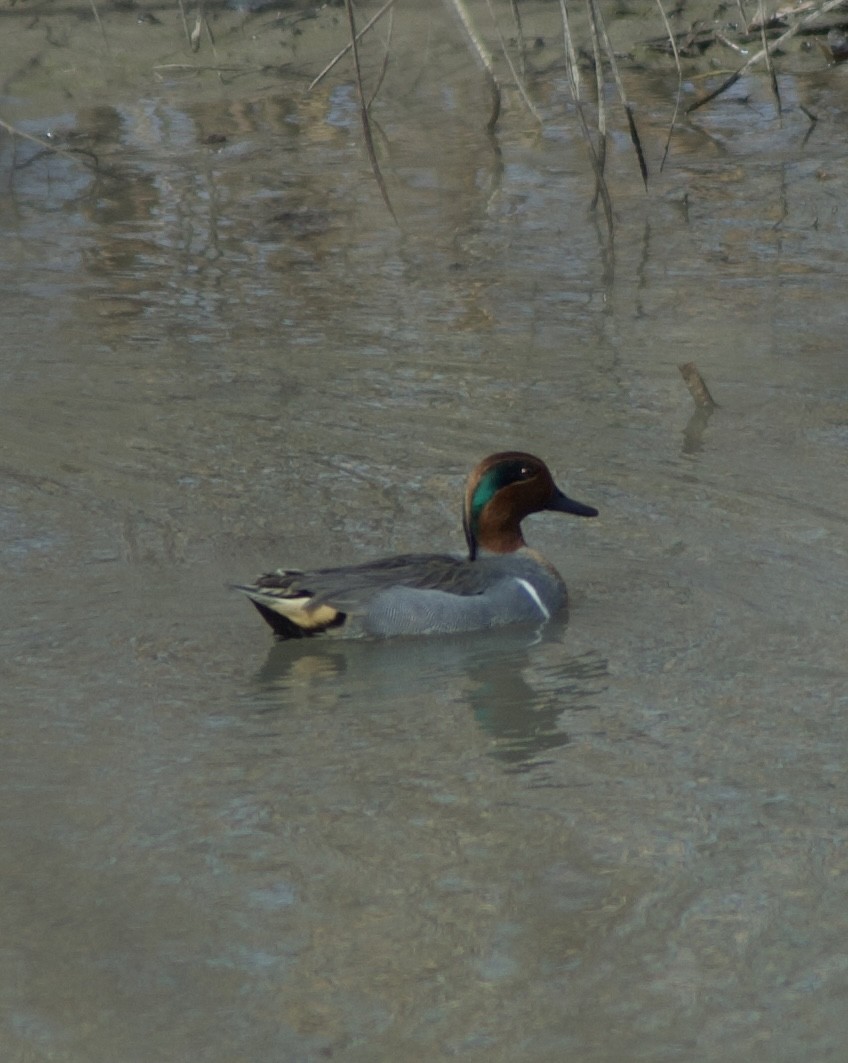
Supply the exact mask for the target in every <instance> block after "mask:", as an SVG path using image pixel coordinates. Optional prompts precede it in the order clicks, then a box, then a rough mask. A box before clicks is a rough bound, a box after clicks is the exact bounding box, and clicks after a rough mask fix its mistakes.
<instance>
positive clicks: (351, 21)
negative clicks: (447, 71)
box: [345, 0, 400, 227]
mask: <svg viewBox="0 0 848 1063" xmlns="http://www.w3.org/2000/svg"><path fill="white" fill-rule="evenodd" d="M345 10H346V11H347V21H348V25H349V26H350V43H351V51H352V53H353V69H354V73H355V75H356V91H357V93H358V95H359V117H360V120H361V122H362V136H363V137H364V139H365V149H366V151H367V152H368V160H369V162H370V163H371V172H372V173H373V174H374V180H375V181H376V182H377V187H378V188H379V189H380V195H381V196H382V197H383V202H384V203H385V204H386V209H387V210H388V212H389V214H391V216H392V221H393V222H394V223H395V225H397V226H398V227H400V223H399V222H398V219H397V215H396V214H395V211H394V207H393V206H392V201H391V199H389V190H388V188H386V182H385V180H384V178H383V171H382V170H381V169H380V163H379V162H378V161H377V152H376V151H375V150H374V138H373V137H372V135H371V118H370V117H369V114H368V104H367V102H366V100H365V89H364V87H363V84H362V67H361V66H360V63H359V44H358V41H357V36H356V19H355V17H354V14H353V0H345Z"/></svg>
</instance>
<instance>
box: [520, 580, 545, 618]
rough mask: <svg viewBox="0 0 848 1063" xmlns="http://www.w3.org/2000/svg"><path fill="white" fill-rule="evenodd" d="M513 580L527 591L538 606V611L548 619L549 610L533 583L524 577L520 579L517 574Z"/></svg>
mask: <svg viewBox="0 0 848 1063" xmlns="http://www.w3.org/2000/svg"><path fill="white" fill-rule="evenodd" d="M515 582H516V583H519V584H520V585H521V586H522V587H523V588H524V589H525V591H527V593H528V594H529V595H530V597H531V598H532V599H533V601H534V602H535V603H536V605H538V606H539V611H540V612H541V614H542V616H543V617H544V618H545V620H550V618H551V614H550V610H548V609H547V608H546V607H545V603H544V602H543V601H542V599H541V598H540V597H539V592H538V591H537V590H536V588H535V587H534V586H533V584H532V583H530V582H529V581H528V580H526V579H521V578H520V577H518V576H516V577H515Z"/></svg>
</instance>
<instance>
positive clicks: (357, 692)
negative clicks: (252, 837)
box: [257, 621, 607, 771]
mask: <svg viewBox="0 0 848 1063" xmlns="http://www.w3.org/2000/svg"><path fill="white" fill-rule="evenodd" d="M564 634H565V621H558V622H555V623H549V624H547V625H545V627H544V628H542V629H541V630H538V631H537V630H532V629H527V628H523V629H522V628H515V627H513V628H505V629H501V630H495V631H482V632H472V633H468V634H463V635H455V636H450V637H447V636H431V637H419V638H409V639H404V638H396V639H391V640H386V641H382V640H336V641H332V642H331V641H326V640H322V641H320V642H319V641H318V640H315V641H314V642H313V641H312V640H309V641H307V642H299V643H292V642H288V643H284V644H283V643H281V644H275V645H274V646H273V647H272V648H271V650H270V652H269V654H268V657H267V659H266V661H265V664H264V666H263V667H262V669H261V670H260V672H259V674H258V675H257V682H258V684H259V685H260V686H261V687H262V688H263V694H262V697H261V702H262V707H261V709H260V710H259V711H260V712H261V713H263V714H266V713H279V712H285V711H287V710H288V709H293V708H294V707H295V706H299V707H302V706H303V705H304V704H308V705H311V706H313V707H315V708H316V709H317V708H318V707H320V708H321V709H323V710H326V709H327V708H328V706H332V707H333V709H334V710H335V711H341V710H342V709H344V711H357V710H367V711H369V712H378V713H382V712H384V711H385V712H396V711H397V709H398V708H399V707H402V708H403V710H404V711H405V712H406V711H409V710H410V709H412V710H413V711H415V712H416V713H418V712H419V711H420V713H422V714H424V713H437V712H444V711H445V710H450V711H455V708H456V705H457V704H461V705H464V706H465V708H466V709H467V711H469V712H470V713H471V714H472V716H473V719H474V720H475V721H476V723H477V724H478V726H479V727H480V729H481V730H482V731H483V732H484V733H485V734H486V735H487V736H489V737H490V738H491V740H492V749H491V751H490V755H491V756H492V757H494V758H496V759H497V760H500V761H501V762H503V763H504V764H505V765H507V766H508V768H509V770H511V771H528V770H531V769H533V768H536V767H538V766H540V765H541V764H542V763H544V760H543V759H542V756H543V754H545V753H546V752H550V751H552V750H554V749H557V748H559V747H561V746H565V745H567V744H568V743H569V741H570V735H569V730H568V722H567V721H568V720H569V719H570V718H572V717H573V714H574V713H578V712H581V711H585V710H586V709H589V708H591V707H592V705H593V699H594V697H595V696H596V695H597V694H598V693H599V691H600V690H601V689H602V686H603V681H604V678H605V676H606V673H607V664H606V661H605V660H604V659H603V658H601V657H599V656H598V655H597V654H594V653H592V654H584V655H581V656H579V657H571V656H569V654H568V652H567V649H566V646H565V644H564V641H563V639H564Z"/></svg>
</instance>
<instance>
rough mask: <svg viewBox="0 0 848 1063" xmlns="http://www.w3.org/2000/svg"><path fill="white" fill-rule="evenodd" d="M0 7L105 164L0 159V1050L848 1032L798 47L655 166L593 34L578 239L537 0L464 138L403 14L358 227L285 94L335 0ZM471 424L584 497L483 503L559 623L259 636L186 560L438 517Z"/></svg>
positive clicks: (558, 1046) (377, 543)
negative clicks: (388, 635) (413, 634)
mask: <svg viewBox="0 0 848 1063" xmlns="http://www.w3.org/2000/svg"><path fill="white" fill-rule="evenodd" d="M23 6H24V5H19V6H17V7H14V8H10V9H9V10H7V11H6V12H4V13H3V15H4V18H3V28H4V37H3V43H2V44H0V50H2V51H4V52H5V58H4V63H3V69H4V78H5V80H4V82H3V99H2V115H1V116H2V118H3V119H4V120H6V121H9V122H13V123H14V124H15V125H17V127H18V128H19V129H21V130H24V131H26V132H30V133H33V134H36V135H39V136H45V135H47V134H48V133H49V134H51V135H52V136H53V138H54V142H55V143H57V144H60V145H62V146H64V147H66V148H69V149H70V148H72V149H78V148H81V149H84V150H86V151H90V152H94V153H95V154H96V155H97V157H98V159H99V160H100V162H101V164H102V167H103V169H102V170H101V172H100V173H99V174H97V175H95V174H92V173H91V172H90V171H89V170H87V169H86V168H85V167H84V166H83V165H81V163H80V160H79V158H78V157H67V156H61V155H55V156H52V157H45V156H43V155H39V154H38V153H37V150H36V148H35V147H34V145H32V144H31V143H28V142H26V141H22V140H16V141H14V142H13V141H12V140H11V139H9V138H8V137H5V138H4V139H3V141H2V143H0V161H1V162H2V166H3V182H4V184H3V190H2V199H1V200H0V210H2V215H0V226H2V234H1V235H0V284H2V292H3V297H2V301H0V344H2V365H0V374H2V386H0V407H2V420H0V443H1V444H2V460H1V461H0V475H1V476H2V483H3V490H2V499H0V528H2V541H0V562H2V568H3V576H2V581H3V611H2V616H3V628H2V661H3V663H2V672H3V681H2V717H0V719H2V747H1V748H2V752H0V757H2V773H0V788H2V805H0V807H2V815H0V822H1V823H2V827H0V874H2V882H3V888H2V905H0V954H2V974H0V992H2V1013H3V1019H2V1033H0V1038H1V1039H2V1056H3V1059H4V1060H8V1061H27V1063H34V1061H41V1060H51V1061H63V1063H65V1061H67V1063H160V1061H171V1060H184V1059H191V1060H194V1061H198V1063H203V1061H206V1063H240V1061H244V1063H278V1061H280V1060H313V1059H315V1060H317V1059H323V1058H333V1059H341V1060H345V1061H348V1060H350V1061H373V1060H393V1061H394V1060H410V1061H411V1060H416V1061H417V1060H434V1059H442V1058H452V1057H454V1056H456V1057H459V1058H463V1059H467V1060H487V1061H491V1060H503V1061H514V1060H529V1061H548V1060H562V1059H570V1060H579V1061H584V1063H595V1061H597V1063H602V1061H619V1060H623V1059H628V1060H645V1061H650V1063H658V1061H661V1060H685V1061H693V1060H695V1061H723V1063H727V1061H758V1060H764V1061H765V1060H768V1061H797V1060H799V1059H810V1060H817V1061H818V1060H829V1059H833V1060H837V1059H842V1058H843V1056H844V1050H845V1049H844V1046H845V1042H846V1039H848V1018H846V1009H845V1000H846V992H848V847H846V830H848V780H846V765H847V764H848V712H846V710H848V699H846V678H848V674H847V673H848V670H847V669H846V650H845V625H846V619H848V618H847V617H846V611H848V609H846V600H848V595H846V590H848V574H847V572H846V561H848V558H847V557H846V553H847V552H848V548H847V547H846V528H847V527H848V485H847V484H846V469H848V463H846V458H847V457H848V427H846V424H848V416H846V415H847V414H848V362H846V353H845V335H846V300H845V292H846V284H848V226H846V206H845V205H846V202H848V171H847V170H846V163H845V153H844V141H845V121H846V114H845V104H844V84H843V83H844V80H845V78H844V73H845V68H839V69H836V70H827V69H826V68H825V67H824V64H823V60H822V59H821V56H820V55H818V54H817V53H805V52H803V51H801V50H797V51H796V52H794V53H792V54H790V55H789V56H788V57H787V58H786V59H785V60H784V64H783V67H782V71H783V72H782V74H781V88H782V91H783V97H784V104H785V110H784V113H783V115H782V116H780V117H779V116H778V115H777V114H776V113H775V108H774V105H773V102H772V100H771V98H770V96H769V93H768V89H767V85H766V82H765V78H764V77H763V76H762V75H761V74H757V75H755V76H753V77H751V78H748V79H743V80H742V81H741V82H740V83H739V85H737V86H736V87H735V89H734V91H733V92H732V93H731V94H730V95H728V96H727V97H725V98H724V99H722V100H720V101H717V102H716V103H714V104H713V105H712V106H710V107H707V108H705V109H704V110H702V111H700V112H698V113H697V114H696V115H695V116H693V119H692V121H689V122H684V123H683V124H682V125H681V126H680V128H679V130H678V132H677V134H676V136H675V138H674V140H673V141H672V146H671V153H670V157H669V160H668V163H667V165H666V167H665V170H664V171H663V172H662V173H660V172H659V166H658V163H659V160H660V158H661V155H662V150H663V145H664V140H665V135H666V127H667V122H668V120H669V117H670V113H671V108H672V103H673V98H674V92H675V87H676V85H675V76H674V73H673V70H672V69H671V65H670V62H669V61H667V60H660V59H658V58H656V57H654V58H653V59H652V60H651V62H650V63H649V64H647V65H645V66H642V67H640V66H639V65H638V64H636V63H633V64H629V65H627V66H626V67H625V75H626V78H627V82H628V88H629V91H630V92H631V94H632V95H633V97H634V99H636V100H638V101H640V108H639V116H640V123H641V127H642V132H643V136H644V141H645V151H646V154H647V157H648V162H649V165H650V167H651V171H652V175H651V182H650V185H649V188H648V191H647V193H646V192H645V191H644V189H643V188H642V186H641V182H640V179H639V175H638V170H637V167H636V163H635V160H634V158H633V155H632V153H631V151H630V149H629V147H628V142H627V137H626V134H625V123H624V121H623V118H622V116H621V114H620V112H617V111H613V113H612V115H611V127H612V130H613V137H612V141H611V152H610V160H609V163H610V179H611V189H612V194H613V199H614V206H615V210H616V218H617V230H616V244H615V259H614V262H612V261H611V259H610V257H609V256H608V255H607V256H605V255H604V254H603V252H602V247H601V244H600V243H599V228H598V224H597V221H596V218H595V217H594V215H592V214H591V213H590V212H589V210H588V204H589V199H590V196H591V178H590V169H589V166H588V162H587V157H586V151H585V148H584V146H583V145H582V143H581V140H580V136H579V133H578V129H577V124H576V121H575V119H574V115H573V112H572V111H571V109H570V108H569V107H568V105H567V103H566V102H565V92H566V89H565V78H564V73H563V70H562V66H561V63H560V60H559V48H560V44H559V37H558V35H557V34H558V32H559V31H558V30H557V28H556V24H555V23H554V22H552V21H551V20H550V18H551V13H550V12H549V11H548V10H547V9H546V8H533V7H530V8H526V9H524V10H526V12H527V13H526V14H525V31H526V32H527V33H528V37H529V39H532V38H533V37H535V36H537V35H538V36H539V37H540V38H542V40H541V41H540V44H539V46H538V47H536V48H535V49H533V50H532V53H531V54H532V64H531V66H532V69H533V70H535V74H533V76H532V78H531V87H532V93H533V97H534V99H535V101H536V103H537V106H538V107H539V108H540V110H541V113H542V116H543V118H544V123H545V124H544V127H543V128H542V129H541V130H538V129H537V128H536V127H535V126H534V123H533V121H532V119H531V118H530V116H529V115H528V114H527V113H526V111H524V110H523V108H522V106H521V103H520V101H519V100H518V98H517V97H515V96H514V95H513V94H508V96H507V99H506V100H505V107H504V113H503V117H502V119H501V122H500V125H499V127H498V130H497V135H496V137H495V138H494V139H490V138H489V137H488V136H487V135H486V132H485V122H486V120H487V118H488V109H489V98H488V95H487V91H486V89H485V85H484V84H483V83H482V79H481V77H480V76H479V74H478V72H477V69H476V67H475V66H474V64H473V63H472V62H471V61H470V60H469V58H468V53H467V52H466V50H465V48H464V46H463V44H462V41H461V37H460V35H459V32H458V29H457V27H456V26H455V25H454V24H453V23H451V22H450V21H446V16H445V14H444V9H442V8H441V7H435V6H434V7H433V8H432V9H428V8H426V7H425V8H423V9H422V8H420V7H419V8H418V9H417V13H414V12H412V11H409V10H406V9H405V8H403V7H402V6H401V7H399V8H398V11H397V14H396V16H395V27H394V36H393V41H392V62H391V63H390V65H389V68H388V74H387V79H386V82H385V84H384V85H383V88H382V90H381V94H380V96H379V98H378V102H377V104H376V105H375V109H374V117H375V118H376V120H377V121H378V122H379V129H377V130H376V131H375V140H376V144H377V150H378V152H379V153H380V157H381V159H382V161H383V166H384V168H385V173H386V180H387V183H388V187H389V191H390V194H391V196H392V199H393V203H394V206H395V209H396V211H397V214H398V217H399V219H400V220H401V223H402V230H398V229H397V228H396V227H395V226H394V225H393V224H392V222H391V220H390V219H389V217H388V215H387V213H386V211H385V210H384V208H383V206H382V204H381V202H380V199H379V195H378V193H377V191H376V189H375V186H374V183H373V181H372V180H371V178H370V175H369V170H368V164H367V160H366V158H365V155H364V152H363V148H362V144H361V134H360V130H359V126H358V116H357V112H356V97H355V92H354V89H353V87H352V85H351V80H350V71H349V68H348V67H347V66H341V67H339V68H338V69H337V70H336V71H335V72H334V74H333V75H331V76H330V77H329V78H328V79H327V80H326V81H325V82H324V83H322V84H321V85H320V86H318V88H316V89H315V90H314V91H313V92H312V93H311V94H308V95H305V94H304V88H305V85H306V84H307V83H308V80H309V79H310V78H311V77H312V76H313V75H314V74H315V73H316V72H317V71H318V70H319V69H320V67H321V66H322V65H323V63H324V62H325V61H326V60H327V59H328V58H329V57H330V56H332V55H333V54H334V52H335V51H336V50H337V48H338V47H340V46H341V44H342V43H343V41H344V33H345V26H344V22H343V18H342V14H343V12H342V11H341V9H332V8H331V9H322V10H321V11H320V12H318V13H317V17H315V18H305V19H304V18H301V20H300V21H297V16H296V14H294V13H292V12H284V13H283V14H282V16H281V15H280V14H279V13H278V12H277V11H276V10H274V9H269V10H268V11H266V12H259V13H258V14H255V15H252V16H248V15H247V14H245V13H244V12H229V13H227V12H215V13H214V17H213V18H212V20H211V22H210V26H211V28H212V30H213V33H214V38H215V48H214V51H213V47H212V44H211V42H210V40H209V37H208V35H206V34H205V31H204V35H203V36H202V39H201V48H200V50H199V52H198V53H196V54H195V53H192V52H191V50H190V49H188V48H187V47H186V46H185V45H184V31H183V28H182V24H181V20H180V17H179V11H178V10H176V9H172V8H171V7H156V8H151V9H150V10H151V12H152V13H153V14H155V16H156V19H157V20H158V21H154V22H150V21H148V22H138V21H137V15H138V11H137V10H136V11H129V10H123V11H111V12H105V11H102V12H101V15H102V18H103V33H105V38H106V42H107V44H104V39H103V33H101V31H100V30H99V29H98V27H97V24H96V23H95V22H94V20H93V17H91V16H90V9H89V8H86V10H85V11H82V9H80V11H79V12H76V11H68V9H64V10H63V11H58V10H53V9H51V8H49V7H46V6H42V7H41V8H37V7H33V6H31V5H26V6H27V10H26V12H24V11H23ZM100 6H101V5H98V7H100ZM480 18H481V19H485V18H488V16H487V15H485V12H483V11H481V12H480ZM192 26H193V13H191V14H190V24H189V29H191V28H192ZM613 28H614V32H615V34H616V39H617V40H618V38H619V37H623V38H624V39H625V40H630V41H631V42H633V41H638V40H640V39H642V38H644V37H646V36H653V35H657V34H659V33H661V28H660V27H658V26H657V25H656V24H655V21H654V16H652V15H651V16H650V17H649V16H648V15H647V14H646V15H645V16H644V17H642V18H639V19H636V18H630V19H627V18H624V17H622V18H620V19H619V20H617V21H616V22H615V24H614V27H613ZM107 45H108V47H107ZM732 58H733V59H734V62H735V61H736V59H735V57H732ZM364 59H365V62H366V67H367V71H368V77H369V78H370V79H371V83H372V84H373V83H374V81H375V80H376V76H377V74H378V71H379V66H380V59H379V56H378V55H377V54H376V51H375V50H372V46H367V47H366V50H365V55H364ZM666 67H668V69H666ZM704 69H705V67H698V68H693V70H694V71H695V72H697V70H701V71H702V72H703V70H704ZM663 71H665V72H663ZM697 84H698V83H697V82H696V81H695V80H692V81H689V82H687V83H686V85H685V86H684V98H685V99H687V100H688V99H691V98H692V93H693V92H694V91H695V88H696V85H697ZM802 104H803V106H804V107H806V108H807V110H808V111H809V112H811V113H815V114H816V115H817V116H818V119H819V120H818V122H817V124H816V125H815V126H814V127H812V130H811V126H810V122H809V119H808V117H807V116H806V114H805V113H804V112H803V111H802V110H801V109H800V108H801V105H802ZM808 134H810V135H809V136H808ZM691 360H694V361H695V362H696V363H697V364H698V366H699V368H700V369H701V372H702V373H703V374H704V376H705V378H706V380H707V382H708V384H709V385H710V387H711V389H712V391H713V393H714V395H715V398H716V400H717V401H718V403H719V408H718V409H717V410H716V411H715V412H714V413H713V415H712V417H710V418H704V417H701V418H700V419H698V418H695V419H693V416H692V415H693V412H694V406H693V402H692V399H691V397H690V395H689V393H688V391H687V390H686V387H685V385H684V383H683V381H682V379H681V376H680V374H679V372H678V369H677V366H678V364H679V363H681V362H685V361H691ZM512 447H521V448H526V449H529V450H532V451H534V452H537V453H539V454H540V455H542V456H543V457H544V458H546V459H547V460H548V461H549V462H550V464H551V466H552V467H553V469H554V471H555V474H556V475H557V477H558V479H559V480H560V481H561V482H562V483H563V484H564V485H566V486H567V487H568V489H569V490H570V491H571V492H572V493H573V494H574V496H575V497H577V498H580V499H582V500H585V501H586V502H589V503H593V504H596V505H597V506H598V507H599V508H600V510H601V517H600V519H599V520H597V521H593V522H581V521H572V520H569V519H568V518H563V517H559V516H555V515H549V516H545V517H537V518H533V519H532V520H531V521H529V522H528V528H527V531H528V534H529V537H530V539H531V541H532V543H533V544H534V545H535V546H537V547H539V548H540V549H542V550H543V551H544V552H545V553H547V554H548V556H550V557H551V558H552V559H553V561H554V562H555V563H556V564H557V566H558V567H560V568H561V570H562V571H563V572H564V573H565V575H566V578H567V579H568V581H569V584H570V587H571V590H572V608H571V614H570V617H569V618H568V620H567V622H566V621H565V620H562V621H559V622H557V623H555V624H552V625H550V626H549V627H548V628H547V629H546V630H545V631H543V632H541V633H539V632H535V631H527V630H522V629H516V630H513V631H502V632H498V633H495V634H485V635H472V636H467V637H464V638H452V639H445V640H439V639H429V640H428V639H424V640H399V641H396V642H394V643H380V642H368V641H359V642H339V641H333V642H330V643H327V642H319V641H312V642H309V643H302V644H297V645H293V644H289V645H276V646H275V645H273V644H272V641H271V639H270V636H269V633H268V631H267V629H266V628H265V626H264V625H263V624H262V622H261V620H260V619H259V618H258V616H256V615H255V614H254V613H253V611H252V610H251V609H250V607H249V606H248V604H246V603H245V602H244V601H242V600H240V599H238V598H237V597H235V596H233V595H231V594H230V593H229V592H227V591H226V590H225V589H224V584H225V583H227V582H229V581H233V580H243V579H245V578H249V577H251V576H253V575H255V574H256V573H258V572H259V571H261V570H262V569H263V568H265V567H270V566H276V565H280V564H283V563H287V564H290V565H298V564H302V565H310V564H316V563H321V562H324V563H327V562H332V561H336V560H337V561H339V562H341V561H355V560H364V559H366V558H368V557H372V556H375V555H379V554H381V553H387V552H394V551H405V550H419V549H431V548H434V549H445V548H456V549H458V548H459V547H460V545H461V541H462V540H461V530H460V527H459V503H460V493H461V485H462V481H463V477H464V476H465V474H466V472H467V470H468V468H469V467H470V466H471V465H472V464H473V463H474V462H476V461H477V460H478V459H479V458H480V457H481V456H483V455H484V454H486V453H488V452H490V451H492V450H498V449H502V448H512Z"/></svg>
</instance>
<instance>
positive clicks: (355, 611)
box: [237, 450, 598, 639]
mask: <svg viewBox="0 0 848 1063" xmlns="http://www.w3.org/2000/svg"><path fill="white" fill-rule="evenodd" d="M543 510H555V511H557V512H559V513H575V514H576V515H577V516H579V517H596V516H597V515H598V511H597V510H596V509H594V508H593V507H592V506H584V505H583V504H582V503H581V502H575V501H574V500H573V499H571V498H569V497H568V496H567V495H565V494H563V492H562V491H560V489H559V488H558V487H557V485H556V484H555V483H554V481H553V477H552V476H551V474H550V471H549V469H548V467H547V465H545V463H544V462H543V461H541V460H540V459H539V458H535V457H533V455H532V454H524V453H522V452H521V451H517V450H510V451H504V452H503V453H500V454H491V455H490V456H489V457H488V458H484V459H483V461H481V462H480V464H479V465H478V466H477V467H476V468H475V469H474V471H473V472H472V473H471V475H470V476H469V478H468V485H467V487H466V490H465V504H464V507H463V526H464V528H465V538H466V541H467V543H468V556H467V557H454V556H451V555H448V554H401V555H399V556H397V557H385V558H382V559H380V560H378V561H370V562H366V563H365V564H363V565H348V566H346V567H343V568H321V569H316V570H315V571H313V572H299V571H296V570H293V569H281V570H280V571H278V572H271V573H269V574H268V575H265V576H261V577H260V578H259V579H258V580H257V581H256V583H254V584H251V585H250V586H242V585H239V586H238V587H237V589H238V590H241V591H244V593H245V594H246V595H247V596H248V597H249V598H250V600H251V601H252V602H253V604H254V605H255V606H256V608H257V609H258V610H259V612H260V613H261V614H262V616H263V617H264V619H265V620H267V622H268V623H269V624H270V625H271V627H272V628H273V629H274V633H275V634H276V635H277V636H278V637H279V638H281V639H289V638H303V637H304V636H307V635H317V634H319V633H320V632H323V631H327V630H328V629H330V628H342V627H344V628H345V629H346V630H350V631H356V632H359V633H364V634H367V635H377V636H383V637H387V636H389V635H424V634H438V633H440V632H441V633H448V632H453V631H473V630H475V629H478V628H487V627H494V626H495V625H498V624H512V623H519V622H522V621H524V622H530V621H535V622H536V623H539V622H541V621H544V620H548V619H549V618H550V617H551V616H552V615H553V614H554V613H556V612H557V611H558V610H560V609H561V608H562V607H563V606H564V605H565V602H566V590H565V584H564V583H563V581H562V577H561V576H560V574H559V573H558V572H557V570H556V569H555V568H554V566H553V565H552V564H551V563H550V562H549V561H546V560H545V558H543V557H542V556H541V554H538V553H536V551H535V550H531V549H530V548H529V547H528V546H527V544H526V543H525V541H524V536H523V535H522V534H521V522H522V520H523V519H524V518H525V517H526V516H528V515H529V514H530V513H540V512H542V511H543Z"/></svg>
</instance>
